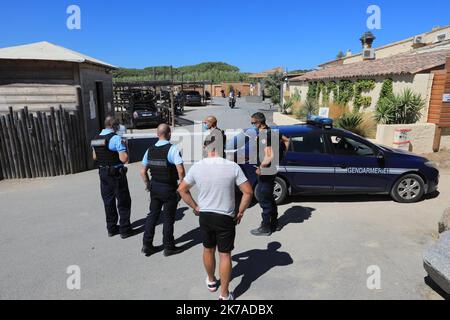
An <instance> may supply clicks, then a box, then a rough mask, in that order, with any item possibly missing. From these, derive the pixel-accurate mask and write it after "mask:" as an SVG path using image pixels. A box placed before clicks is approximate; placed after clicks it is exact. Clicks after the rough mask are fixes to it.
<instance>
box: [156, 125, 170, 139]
mask: <svg viewBox="0 0 450 320" xmlns="http://www.w3.org/2000/svg"><path fill="white" fill-rule="evenodd" d="M171 132H172V130H171V129H170V126H169V125H168V124H166V123H162V124H160V125H159V126H158V129H157V130H156V135H157V136H158V138H159V139H164V140H170V135H171Z"/></svg>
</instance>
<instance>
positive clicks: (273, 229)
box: [270, 219, 283, 233]
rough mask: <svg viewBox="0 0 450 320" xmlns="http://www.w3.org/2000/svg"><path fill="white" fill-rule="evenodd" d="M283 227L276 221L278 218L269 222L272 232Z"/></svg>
mask: <svg viewBox="0 0 450 320" xmlns="http://www.w3.org/2000/svg"><path fill="white" fill-rule="evenodd" d="M281 229H283V226H282V225H281V224H280V223H279V222H278V219H277V220H276V221H274V222H272V223H271V225H270V230H271V231H272V233H273V232H279V231H281Z"/></svg>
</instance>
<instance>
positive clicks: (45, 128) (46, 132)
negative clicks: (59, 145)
mask: <svg viewBox="0 0 450 320" xmlns="http://www.w3.org/2000/svg"><path fill="white" fill-rule="evenodd" d="M38 115H39V117H40V120H41V123H42V132H43V138H44V147H45V148H44V151H45V154H46V158H47V160H48V171H49V173H50V175H51V176H52V177H54V176H56V175H57V174H58V171H57V169H56V164H55V157H56V155H55V153H54V152H53V148H52V145H51V143H52V142H51V139H50V126H49V125H48V121H47V116H46V114H45V113H44V114H42V113H40V112H39V113H38Z"/></svg>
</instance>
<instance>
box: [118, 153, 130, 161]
mask: <svg viewBox="0 0 450 320" xmlns="http://www.w3.org/2000/svg"><path fill="white" fill-rule="evenodd" d="M119 159H120V161H121V162H122V163H123V164H128V160H129V159H128V153H127V152H119Z"/></svg>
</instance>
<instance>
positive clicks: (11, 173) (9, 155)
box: [0, 116, 15, 179]
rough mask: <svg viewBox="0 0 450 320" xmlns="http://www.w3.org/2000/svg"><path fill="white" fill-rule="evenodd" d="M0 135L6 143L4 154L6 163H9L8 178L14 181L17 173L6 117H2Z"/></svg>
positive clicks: (0, 118) (0, 119)
mask: <svg viewBox="0 0 450 320" xmlns="http://www.w3.org/2000/svg"><path fill="white" fill-rule="evenodd" d="M0 125H1V126H0V128H1V131H0V134H1V135H2V137H3V139H2V140H3V142H4V148H3V150H4V153H5V159H6V163H7V167H6V169H7V177H8V179H14V178H15V171H14V162H13V158H12V153H11V145H10V143H9V136H8V129H7V127H6V116H1V117H0Z"/></svg>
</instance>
